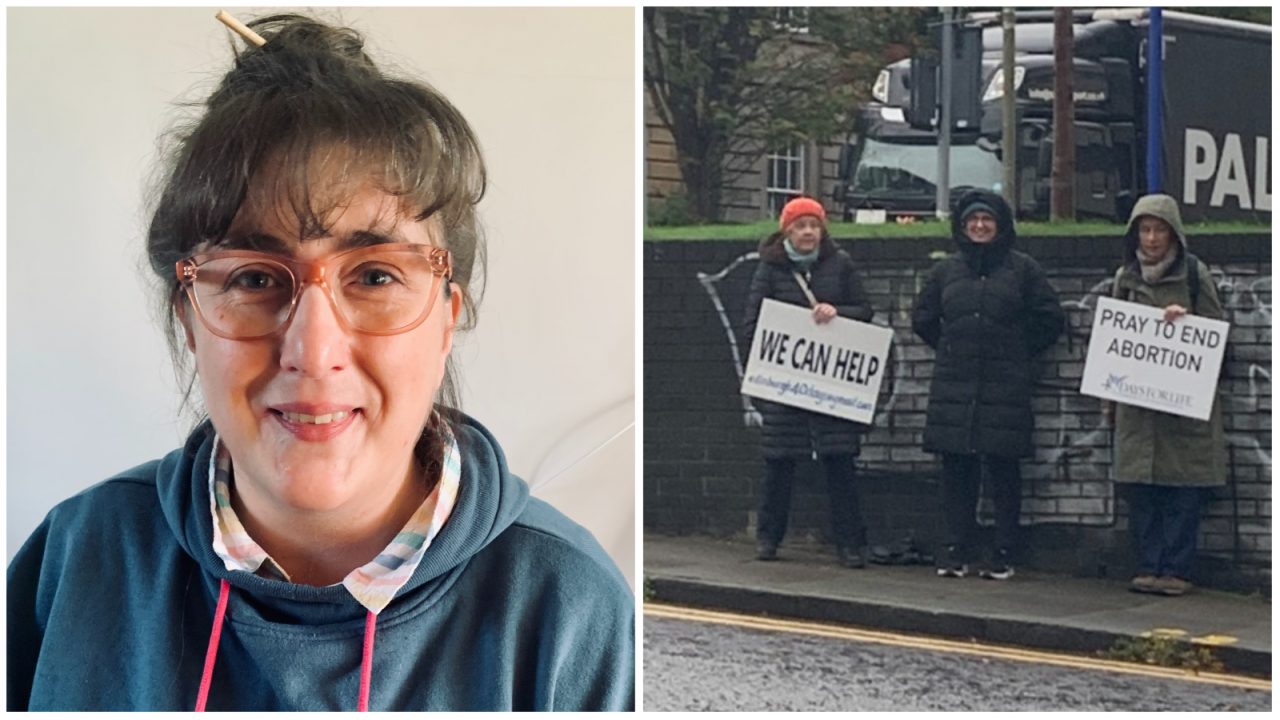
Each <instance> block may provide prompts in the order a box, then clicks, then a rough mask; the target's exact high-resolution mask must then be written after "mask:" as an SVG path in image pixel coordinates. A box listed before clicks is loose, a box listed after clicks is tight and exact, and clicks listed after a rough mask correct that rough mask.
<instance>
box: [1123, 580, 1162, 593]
mask: <svg viewBox="0 0 1280 720" xmlns="http://www.w3.org/2000/svg"><path fill="white" fill-rule="evenodd" d="M1158 582H1159V580H1157V579H1156V576H1155V575H1139V576H1137V577H1135V578H1134V579H1132V580H1130V581H1129V590H1130V591H1132V592H1136V593H1149V594H1155V595H1159V594H1160V588H1159V587H1158V586H1157V583H1158Z"/></svg>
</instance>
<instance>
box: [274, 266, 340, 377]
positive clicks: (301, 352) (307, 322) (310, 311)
mask: <svg viewBox="0 0 1280 720" xmlns="http://www.w3.org/2000/svg"><path fill="white" fill-rule="evenodd" d="M350 362H351V345H350V335H349V333H348V332H347V330H346V328H344V327H343V325H342V320H341V319H339V317H338V314H337V309H336V308H335V307H334V306H333V303H332V302H331V301H330V300H329V295H328V294H327V293H326V291H325V289H324V288H323V287H321V286H319V285H312V284H308V285H306V286H305V287H303V289H302V293H301V295H299V296H298V305H297V307H296V308H294V311H293V318H292V319H291V320H290V321H289V324H288V325H286V326H285V328H284V330H283V331H282V336H281V345H280V367H281V368H282V369H284V370H285V371H287V372H292V373H300V374H302V375H304V376H306V377H312V378H321V377H325V376H327V375H329V374H331V373H335V372H340V371H341V370H343V369H344V368H346V367H347V366H348V365H349V364H350Z"/></svg>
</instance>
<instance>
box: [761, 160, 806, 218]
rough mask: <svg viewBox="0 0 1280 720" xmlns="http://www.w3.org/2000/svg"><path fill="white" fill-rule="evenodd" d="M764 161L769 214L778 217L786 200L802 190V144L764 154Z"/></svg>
mask: <svg viewBox="0 0 1280 720" xmlns="http://www.w3.org/2000/svg"><path fill="white" fill-rule="evenodd" d="M765 163H766V165H767V167H766V169H765V188H764V190H765V194H766V196H767V197H768V201H769V216H770V217H778V215H779V214H780V213H781V212H782V206H783V205H786V204H787V201H788V200H790V199H791V198H794V197H796V196H797V195H800V194H802V193H803V192H804V145H802V144H800V143H796V144H794V145H790V146H787V147H785V148H779V149H777V150H775V151H773V152H771V153H769V154H768V155H765Z"/></svg>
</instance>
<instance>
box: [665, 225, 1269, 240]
mask: <svg viewBox="0 0 1280 720" xmlns="http://www.w3.org/2000/svg"><path fill="white" fill-rule="evenodd" d="M827 227H828V229H829V230H830V232H831V236H832V237H834V238H836V239H837V240H843V239H853V238H873V237H877V238H878V237H947V236H949V235H950V234H951V224H950V223H947V222H940V221H937V220H926V221H922V222H914V223H909V224H906V225H899V224H897V223H893V222H889V223H885V224H883V225H859V224H857V223H846V222H832V223H830V224H829V225H828V226H827ZM1124 228H1125V226H1124V224H1122V223H1108V222H1074V223H1049V222H1029V221H1023V222H1019V223H1018V235H1019V236H1022V237H1035V236H1049V237H1061V236H1091V237H1097V236H1106V235H1110V236H1112V237H1115V238H1117V239H1118V238H1119V237H1120V236H1121V235H1122V234H1123V233H1124ZM777 229H778V223H777V221H774V220H762V221H760V222H757V223H744V224H740V225H684V226H669V227H653V228H645V232H644V239H645V240H752V239H755V240H760V239H763V238H764V237H766V236H767V235H769V233H771V232H773V231H774V230H777ZM1270 232H1271V226H1270V225H1269V224H1268V225H1256V224H1250V223H1225V222H1218V223H1204V224H1188V225H1187V234H1188V235H1190V236H1191V238H1192V239H1193V242H1194V239H1195V238H1198V237H1201V236H1204V235H1221V234H1245V233H1265V234H1270Z"/></svg>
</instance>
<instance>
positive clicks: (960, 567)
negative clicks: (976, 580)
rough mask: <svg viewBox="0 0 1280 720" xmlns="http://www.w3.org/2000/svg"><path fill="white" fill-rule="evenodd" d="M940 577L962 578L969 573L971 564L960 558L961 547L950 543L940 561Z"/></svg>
mask: <svg viewBox="0 0 1280 720" xmlns="http://www.w3.org/2000/svg"><path fill="white" fill-rule="evenodd" d="M937 572H938V577H950V578H962V577H964V576H965V575H968V574H969V566H968V565H967V564H965V562H964V561H963V560H961V559H960V549H959V548H957V547H956V546H955V545H948V546H947V548H946V550H944V551H943V553H942V557H941V558H940V559H939V561H938V571H937Z"/></svg>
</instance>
